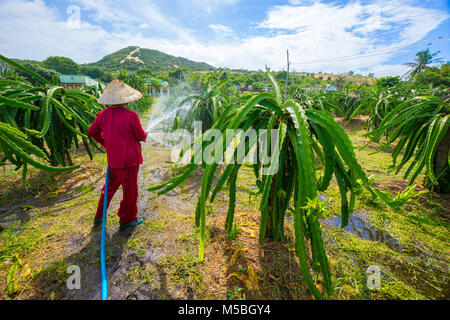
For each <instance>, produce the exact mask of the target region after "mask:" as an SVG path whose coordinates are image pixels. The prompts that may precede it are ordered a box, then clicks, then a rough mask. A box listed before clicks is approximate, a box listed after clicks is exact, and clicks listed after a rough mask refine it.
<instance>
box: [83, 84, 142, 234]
mask: <svg viewBox="0 0 450 320" xmlns="http://www.w3.org/2000/svg"><path fill="white" fill-rule="evenodd" d="M141 97H142V94H141V93H140V92H139V91H137V90H135V89H133V88H131V87H129V86H128V85H126V84H125V83H123V82H121V81H119V80H113V81H112V82H111V83H110V84H109V85H108V86H107V87H106V89H105V91H104V92H103V94H102V96H101V97H100V98H99V99H98V102H99V103H100V104H104V105H107V106H108V107H107V108H105V109H103V110H102V111H100V112H99V113H98V115H97V117H96V118H95V120H94V123H93V124H92V125H91V127H90V128H89V130H88V135H90V136H91V137H92V138H93V139H94V140H95V141H97V142H98V143H100V144H101V145H102V146H104V147H105V149H106V155H107V157H108V165H109V185H108V199H107V200H108V206H109V203H110V201H111V199H112V197H113V196H114V194H115V193H116V191H117V189H118V188H119V186H122V189H123V199H122V201H121V202H120V208H119V211H118V212H117V214H118V216H119V218H120V221H119V223H120V229H122V230H123V229H127V228H129V227H133V226H137V225H139V224H141V223H142V222H143V221H144V220H143V219H139V220H138V219H137V211H138V208H137V204H136V201H137V198H138V185H137V177H138V172H139V165H140V164H142V162H143V160H142V152H141V143H140V141H145V140H146V138H147V132H145V131H144V130H143V129H142V125H141V121H140V120H139V117H138V115H137V114H136V113H135V112H133V111H130V110H128V109H126V108H125V107H126V106H127V105H128V103H130V102H132V101H135V100H139V99H140V98H141ZM104 193H105V187H103V189H102V195H101V197H100V201H99V202H98V208H97V213H96V215H95V220H94V226H98V225H100V224H101V221H102V215H103V202H104V200H103V198H104Z"/></svg>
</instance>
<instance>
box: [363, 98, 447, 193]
mask: <svg viewBox="0 0 450 320" xmlns="http://www.w3.org/2000/svg"><path fill="white" fill-rule="evenodd" d="M449 101H450V99H448V98H447V99H446V100H444V98H440V97H437V96H430V95H426V96H417V97H414V98H410V99H408V100H406V101H404V102H403V103H401V104H399V105H398V106H397V107H396V108H394V109H393V110H391V111H390V112H389V113H388V114H387V115H386V116H385V117H384V119H383V121H381V123H380V124H379V127H378V129H376V130H373V131H371V132H369V133H367V136H368V137H369V138H370V139H371V140H373V141H377V142H378V141H380V139H381V137H382V135H384V134H385V133H386V132H387V131H389V132H392V133H391V134H390V136H389V139H387V141H386V142H385V143H383V144H382V147H381V149H380V150H379V151H381V150H384V149H386V148H387V147H388V146H389V145H391V144H393V143H394V142H397V144H396V146H395V148H394V150H393V152H392V159H393V165H394V166H395V167H396V170H397V171H396V173H398V172H399V171H400V170H401V169H402V168H403V167H404V166H405V165H406V166H407V167H408V168H407V170H406V172H405V174H404V177H405V179H407V178H409V185H413V184H414V181H415V179H416V178H417V177H418V175H419V174H420V173H421V172H422V171H425V174H426V177H427V180H428V181H426V183H425V186H426V187H428V188H431V189H433V190H434V191H437V192H441V193H450V167H449V163H448V159H449V158H448V156H449V150H450V130H449V129H448V128H449V125H450V119H449V118H450V106H449ZM400 155H402V156H401V157H402V159H401V161H400V163H399V164H397V158H398V157H399V156H400ZM411 159H412V162H410V163H408V162H409V161H410V160H411Z"/></svg>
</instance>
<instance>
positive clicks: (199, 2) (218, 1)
mask: <svg viewBox="0 0 450 320" xmlns="http://www.w3.org/2000/svg"><path fill="white" fill-rule="evenodd" d="M191 1H192V3H193V5H194V6H196V7H198V8H203V9H204V10H205V11H207V12H209V13H212V12H213V11H215V10H217V9H218V8H220V7H223V6H226V5H231V4H235V3H237V2H238V1H239V0H191Z"/></svg>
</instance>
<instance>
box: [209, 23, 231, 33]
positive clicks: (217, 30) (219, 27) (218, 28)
mask: <svg viewBox="0 0 450 320" xmlns="http://www.w3.org/2000/svg"><path fill="white" fill-rule="evenodd" d="M208 28H210V29H211V30H212V31H214V32H215V33H216V34H218V35H231V34H233V30H232V29H231V28H230V27H227V26H224V25H222V24H210V25H209V26H208Z"/></svg>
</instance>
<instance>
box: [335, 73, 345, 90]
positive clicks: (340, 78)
mask: <svg viewBox="0 0 450 320" xmlns="http://www.w3.org/2000/svg"><path fill="white" fill-rule="evenodd" d="M344 81H345V77H344V75H342V74H339V75H337V76H336V78H334V83H335V85H336V88H337V91H340V90H341V89H342V87H343V85H344Z"/></svg>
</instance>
